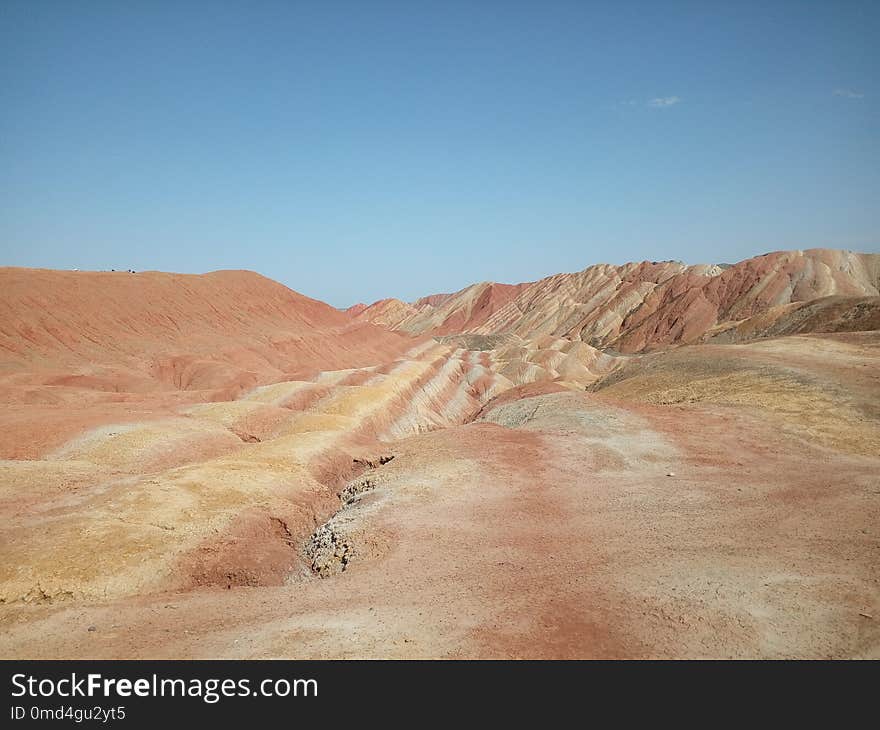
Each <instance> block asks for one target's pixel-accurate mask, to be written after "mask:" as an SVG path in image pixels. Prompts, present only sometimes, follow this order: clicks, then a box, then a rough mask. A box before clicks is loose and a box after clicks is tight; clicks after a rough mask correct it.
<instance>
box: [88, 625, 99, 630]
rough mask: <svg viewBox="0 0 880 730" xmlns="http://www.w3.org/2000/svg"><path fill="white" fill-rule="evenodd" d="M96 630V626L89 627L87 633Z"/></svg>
mask: <svg viewBox="0 0 880 730" xmlns="http://www.w3.org/2000/svg"><path fill="white" fill-rule="evenodd" d="M97 630H98V627H97V626H89V631H97Z"/></svg>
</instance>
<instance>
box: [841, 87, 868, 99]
mask: <svg viewBox="0 0 880 730" xmlns="http://www.w3.org/2000/svg"><path fill="white" fill-rule="evenodd" d="M834 96H843V97H845V98H847V99H864V98H865V95H864V94H863V93H862V92H861V91H853V90H852V89H835V90H834Z"/></svg>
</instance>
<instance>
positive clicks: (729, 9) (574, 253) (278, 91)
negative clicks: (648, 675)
mask: <svg viewBox="0 0 880 730" xmlns="http://www.w3.org/2000/svg"><path fill="white" fill-rule="evenodd" d="M878 37H880V3H877V2H845V1H844V2H840V1H835V2H826V3H815V2H756V3H748V2H713V1H711V0H702V2H693V3H676V2H642V3H628V2H608V3H600V2H587V1H586V0H581V1H580V2H559V1H557V2H554V1H553V0H546V1H543V2H537V1H533V2H515V1H513V0H508V1H507V2H489V1H488V0H482V1H480V0H470V1H469V2H454V1H450V0H446V1H444V2H441V1H440V0H434V1H433V2H425V1H423V0H410V1H409V2H371V1H370V0H361V1H360V2H334V1H332V0H324V1H323V2H293V1H292V0H291V1H289V2H280V3H274V2H267V1H255V2H242V3H234V2H224V3H221V2H215V3H200V2H186V1H185V0H184V1H182V2H170V1H168V2H158V1H157V0H150V1H149V2H138V1H137V0H127V1H126V2H87V1H86V0H82V1H81V2H75V3H72V2H59V1H53V0H41V1H34V0H28V1H27V2H16V1H11V0H3V2H2V4H0V265H13V266H41V267H52V268H74V267H78V268H82V269H109V268H116V269H127V268H135V269H138V270H145V269H161V270H171V271H183V272H204V271H210V270H214V269H219V268H247V269H254V270H256V271H259V272H261V273H263V274H266V275H267V276H271V277H272V278H275V279H277V280H279V281H282V282H283V283H285V284H287V285H288V286H290V287H292V288H294V289H297V290H299V291H302V292H304V293H306V294H308V295H310V296H314V297H317V298H320V299H323V300H325V301H328V302H330V303H332V304H334V305H337V306H347V305H349V304H352V303H354V302H356V301H372V300H375V299H377V298H380V297H385V296H397V297H401V298H404V299H413V298H415V297H418V296H421V295H423V294H428V293H432V292H438V291H452V290H456V289H459V288H461V287H463V286H465V285H467V284H469V283H472V282H474V281H480V280H484V279H492V280H496V281H507V282H516V281H525V280H531V279H536V278H539V277H541V276H544V275H547V274H550V273H555V272H558V271H576V270H579V269H582V268H584V267H586V266H588V265H590V264H593V263H598V262H611V263H623V262H625V261H630V260H642V259H651V260H654V259H681V260H684V261H688V262H693V263H696V262H713V261H735V260H739V259H742V258H745V257H748V256H751V255H755V254H759V253H764V252H766V251H770V250H776V249H783V248H808V247H814V246H828V247H839V248H850V249H855V250H861V251H878V243H880V103H878V100H880V83H878V72H880V50H878V48H880V44H878V43H877V38H878Z"/></svg>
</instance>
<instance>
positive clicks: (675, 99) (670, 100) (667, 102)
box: [648, 96, 681, 107]
mask: <svg viewBox="0 0 880 730" xmlns="http://www.w3.org/2000/svg"><path fill="white" fill-rule="evenodd" d="M680 101H681V97H679V96H658V97H657V98H656V99H651V101H649V102H648V106H656V107H665V106H674V105H675V104H678V103H679V102H680Z"/></svg>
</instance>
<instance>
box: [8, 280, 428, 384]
mask: <svg viewBox="0 0 880 730" xmlns="http://www.w3.org/2000/svg"><path fill="white" fill-rule="evenodd" d="M411 346H412V339H411V337H408V336H405V335H401V334H396V333H392V332H389V331H387V330H385V329H382V328H378V327H375V326H373V325H371V324H370V323H368V322H363V321H355V320H354V319H353V318H352V316H351V315H349V314H347V313H345V312H340V311H339V310H337V309H334V308H333V307H331V306H329V305H327V304H324V303H323V302H319V301H317V300H315V299H310V298H309V297H306V296H303V295H302V294H298V293H297V292H295V291H292V290H290V289H288V288H287V287H285V286H283V285H281V284H279V283H277V282H275V281H272V280H271V279H268V278H266V277H264V276H261V275H259V274H256V273H253V272H250V271H215V272H212V273H210V274H204V275H190V274H170V273H162V272H144V273H137V274H130V273H127V272H76V271H53V270H44V269H20V268H2V269H0V368H2V370H0V375H5V376H7V377H12V376H14V375H15V374H16V373H19V374H20V375H21V376H22V377H24V374H25V373H28V374H29V376H31V377H33V374H34V373H39V372H42V373H44V374H45V375H46V376H48V374H49V373H52V372H53V371H54V372H57V373H58V377H59V378H63V380H64V383H60V382H59V384H70V381H71V380H77V381H79V383H80V384H81V385H84V386H85V387H93V388H97V389H102V390H107V389H109V390H113V389H127V390H131V389H134V390H144V389H151V388H153V387H156V386H158V385H159V384H161V387H174V388H182V389H189V388H196V389H200V388H218V387H228V386H233V387H235V386H245V385H249V384H253V383H256V382H258V381H267V380H272V379H278V378H279V377H281V376H282V375H290V374H295V373H297V372H304V371H309V370H316V369H322V370H326V369H334V368H336V369H338V368H348V367H356V366H365V365H371V364H375V363H378V362H382V361H385V360H386V359H387V358H388V357H389V355H393V354H394V353H400V352H403V351H404V350H405V349H406V348H407V347H411ZM119 379H123V380H125V381H126V383H125V385H126V386H127V387H126V388H119V387H118V386H119V385H120V383H118V382H114V381H117V380H119ZM133 386H134V387H133Z"/></svg>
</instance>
